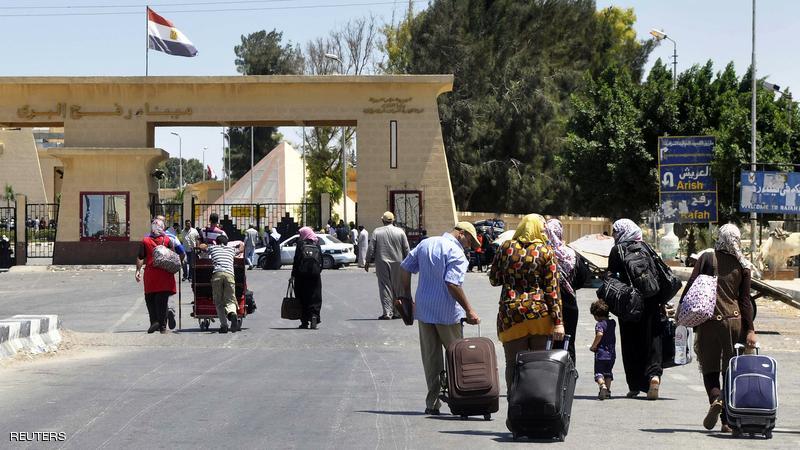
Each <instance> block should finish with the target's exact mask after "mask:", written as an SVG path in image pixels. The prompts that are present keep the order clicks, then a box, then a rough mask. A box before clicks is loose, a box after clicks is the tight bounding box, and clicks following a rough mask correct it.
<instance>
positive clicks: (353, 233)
mask: <svg viewBox="0 0 800 450" xmlns="http://www.w3.org/2000/svg"><path fill="white" fill-rule="evenodd" d="M349 237H350V243H351V244H353V248H354V249H355V251H356V252H358V230H357V229H356V224H355V223H353V222H350V236H349Z"/></svg>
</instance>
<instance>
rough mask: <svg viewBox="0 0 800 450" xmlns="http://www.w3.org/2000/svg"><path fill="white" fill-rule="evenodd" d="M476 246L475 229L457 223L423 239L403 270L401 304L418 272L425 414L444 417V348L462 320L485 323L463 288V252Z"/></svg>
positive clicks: (417, 308)
mask: <svg viewBox="0 0 800 450" xmlns="http://www.w3.org/2000/svg"><path fill="white" fill-rule="evenodd" d="M477 245H478V238H477V234H476V232H475V227H474V226H473V225H472V224H471V223H469V222H459V223H457V224H456V226H455V227H454V228H453V230H452V231H450V232H447V233H444V234H443V235H442V236H439V237H432V238H428V239H425V240H424V241H422V242H421V243H420V244H419V245H417V246H416V247H415V248H414V250H412V251H411V252H410V253H409V254H408V256H406V258H405V259H404V260H403V263H402V264H401V266H400V267H401V268H402V271H401V273H400V277H401V286H402V287H403V292H404V296H403V297H402V298H400V300H406V301H408V294H409V293H410V292H411V274H412V273H418V274H419V283H418V286H417V292H416V303H415V307H414V318H415V319H417V321H418V322H419V345H420V350H421V353H422V367H423V368H424V370H425V380H426V382H427V384H428V395H427V397H426V399H425V414H429V415H439V414H440V411H439V408H440V407H441V401H440V400H439V393H440V390H441V379H440V377H441V372H442V370H444V359H443V357H442V349H443V348H445V347H447V346H448V345H450V344H451V343H452V342H454V341H457V340H459V339H461V324H460V320H461V319H462V318H465V317H466V318H465V320H466V322H467V323H469V324H478V323H480V321H481V319H480V317H478V314H477V313H476V312H475V310H474V309H472V306H471V305H470V303H469V300H467V295H466V294H465V293H464V290H463V289H462V288H461V285H462V284H463V283H464V274H465V273H466V272H467V267H468V266H469V261H467V258H466V256H464V249H465V248H470V247H471V248H475V247H476V246H477Z"/></svg>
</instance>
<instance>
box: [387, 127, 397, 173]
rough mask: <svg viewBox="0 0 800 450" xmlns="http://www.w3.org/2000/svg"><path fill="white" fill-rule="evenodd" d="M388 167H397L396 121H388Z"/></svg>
mask: <svg viewBox="0 0 800 450" xmlns="http://www.w3.org/2000/svg"><path fill="white" fill-rule="evenodd" d="M389 168H390V169H397V121H396V120H390V121H389Z"/></svg>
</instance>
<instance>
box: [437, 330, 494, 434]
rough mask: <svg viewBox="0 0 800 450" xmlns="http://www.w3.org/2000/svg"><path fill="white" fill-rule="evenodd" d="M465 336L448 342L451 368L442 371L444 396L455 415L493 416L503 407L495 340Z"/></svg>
mask: <svg viewBox="0 0 800 450" xmlns="http://www.w3.org/2000/svg"><path fill="white" fill-rule="evenodd" d="M461 325H462V328H461V330H462V332H461V336H462V338H461V339H459V340H457V341H455V342H452V343H451V344H450V345H448V346H447V349H446V352H445V359H446V365H447V370H446V371H444V372H442V377H441V382H442V395H441V396H440V398H441V400H442V401H444V402H446V403H447V406H448V407H449V408H450V412H451V413H452V414H453V415H456V416H461V418H462V419H467V418H468V417H469V416H483V418H484V419H485V420H489V419H491V418H492V413H495V412H497V411H499V410H500V378H499V375H498V373H497V356H496V353H495V351H494V341H492V340H491V339H489V338H485V337H480V333H481V331H480V325H478V337H473V338H464V337H463V336H464V332H463V330H464V328H463V325H464V321H463V320H462V321H461Z"/></svg>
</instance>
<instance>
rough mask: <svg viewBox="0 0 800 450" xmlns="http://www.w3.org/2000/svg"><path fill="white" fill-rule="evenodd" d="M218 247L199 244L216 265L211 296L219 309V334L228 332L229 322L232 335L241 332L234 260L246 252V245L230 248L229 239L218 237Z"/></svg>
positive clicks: (212, 276)
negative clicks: (237, 309) (237, 312)
mask: <svg viewBox="0 0 800 450" xmlns="http://www.w3.org/2000/svg"><path fill="white" fill-rule="evenodd" d="M216 241H217V245H211V246H209V245H208V244H199V245H198V247H200V249H201V250H206V249H207V250H208V255H209V256H210V257H211V261H212V262H213V263H214V272H213V274H212V275H211V295H213V297H214V305H215V306H216V307H217V317H218V318H219V332H220V333H227V332H228V321H230V323H231V326H230V330H231V332H232V333H235V332H237V331H239V329H240V328H239V327H240V324H239V319H238V317H237V315H236V308H237V306H238V303H237V302H236V279H235V278H234V272H233V258H234V257H236V255H239V254H241V253H242V252H243V251H244V244H243V243H241V242H240V243H239V246H238V247H228V246H227V244H228V237H227V236H225V235H219V236H217V239H216Z"/></svg>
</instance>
